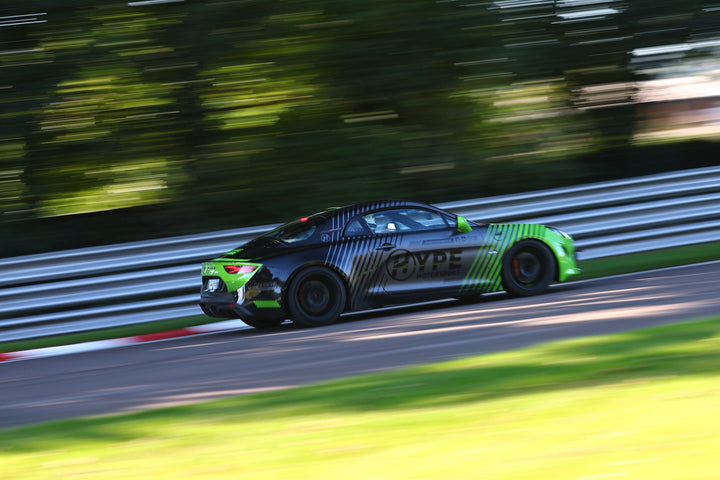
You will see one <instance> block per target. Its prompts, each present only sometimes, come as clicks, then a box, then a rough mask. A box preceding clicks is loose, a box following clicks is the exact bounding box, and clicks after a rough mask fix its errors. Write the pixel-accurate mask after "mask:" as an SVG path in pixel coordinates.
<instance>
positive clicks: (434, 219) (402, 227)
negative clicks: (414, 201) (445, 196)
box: [363, 208, 448, 234]
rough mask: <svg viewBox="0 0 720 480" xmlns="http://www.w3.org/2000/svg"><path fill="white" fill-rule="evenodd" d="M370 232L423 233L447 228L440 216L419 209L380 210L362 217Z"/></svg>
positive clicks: (445, 222)
mask: <svg viewBox="0 0 720 480" xmlns="http://www.w3.org/2000/svg"><path fill="white" fill-rule="evenodd" d="M363 219H364V220H365V222H366V223H367V225H368V227H369V228H370V231H371V232H372V233H375V234H386V233H403V232H424V231H427V230H438V229H443V228H448V223H447V221H446V220H445V219H444V218H443V216H442V215H440V214H438V213H436V212H432V211H430V210H423V209H419V208H402V209H394V210H381V211H379V212H373V213H368V214H366V215H363Z"/></svg>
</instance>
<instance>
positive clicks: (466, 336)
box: [0, 262, 720, 429]
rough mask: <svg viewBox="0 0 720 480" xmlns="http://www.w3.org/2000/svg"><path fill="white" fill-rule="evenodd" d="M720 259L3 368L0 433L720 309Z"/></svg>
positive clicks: (713, 312)
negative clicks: (309, 325)
mask: <svg viewBox="0 0 720 480" xmlns="http://www.w3.org/2000/svg"><path fill="white" fill-rule="evenodd" d="M719 277H720V262H713V263H706V264H700V265H693V266H689V267H679V268H674V269H666V270H658V271H654V272H644V273H638V274H631V275H624V276H619V277H612V278H604V279H598V280H591V281H584V282H576V283H569V284H562V285H556V286H554V287H553V288H551V290H550V291H549V292H548V293H547V294H545V295H542V296H538V297H532V298H512V297H509V296H507V295H505V294H497V295H490V296H487V297H486V298H484V299H483V300H481V301H480V302H478V303H474V304H469V305H468V304H461V303H459V302H457V301H447V302H439V303H434V304H427V305H423V306H420V307H418V306H414V307H409V308H408V307H406V308H397V309H383V310H378V311H374V312H370V313H362V314H354V315H347V316H344V317H343V318H342V319H341V321H340V322H339V323H337V324H335V325H332V326H329V327H323V328H318V329H300V328H297V327H295V326H294V325H292V324H290V323H287V324H283V325H282V326H280V327H279V328H278V329H277V330H274V331H270V332H259V331H256V330H252V329H249V330H237V331H232V332H223V333H217V334H209V335H203V336H195V337H185V338H179V339H173V340H166V341H162V342H153V343H145V344H137V345H132V346H127V347H122V348H115V349H110V350H102V351H95V352H87V353H77V354H71V355H65V356H60V357H51V358H38V359H33V360H26V361H19V362H6V363H0V392H2V394H1V395H0V399H1V402H0V429H4V428H8V427H13V426H20V425H27V424H33V423H38V422H44V421H50V420H60V419H66V418H74V417H80V416H95V415H107V414H115V413H122V412H129V411H136V410H143V409H148V408H154V407H162V406H168V405H178V404H184V403H191V402H198V401H203V400H209V399H213V398H220V397H225V396H231V395H243V394H250V393H255V392H262V391H269V390H278V389H285V388H290V387H294V386H299V385H306V384H310V383H314V382H319V381H322V380H329V379H334V378H339V377H345V376H350V375H357V374H363V373H370V372H377V371H383V370H390V369H396V368H399V367H404V366H411V365H416V364H421V363H431V362H438V361H442V360H448V359H451V358H456V357H461V356H466V355H476V354H482V353H488V352H495V351H501V350H509V349H514V348H518V347H523V346H528V345H533V344H537V343H541V342H546V341H550V340H555V339H561V338H570V337H580V336H589V335H596V334H605V333H611V332H619V331H625V330H631V329H637V328H643V327H649V326H652V325H660V324H668V323H673V322H678V321H683V320H692V319H697V318H703V317H708V316H712V315H718V314H720V288H718V278H719Z"/></svg>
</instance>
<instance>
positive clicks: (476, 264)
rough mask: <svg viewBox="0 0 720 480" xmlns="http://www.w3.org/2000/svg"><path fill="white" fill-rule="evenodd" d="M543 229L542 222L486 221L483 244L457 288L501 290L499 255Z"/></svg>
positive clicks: (480, 291) (538, 233)
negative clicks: (502, 222) (527, 223)
mask: <svg viewBox="0 0 720 480" xmlns="http://www.w3.org/2000/svg"><path fill="white" fill-rule="evenodd" d="M544 229H545V227H544V226H543V225H489V226H488V229H487V232H486V234H485V238H484V239H483V246H482V247H481V248H480V250H479V251H478V253H477V255H476V256H475V259H474V260H473V263H472V265H471V266H470V269H469V270H468V273H467V275H466V277H465V279H464V280H463V284H462V286H461V288H460V292H461V293H485V292H495V291H498V290H500V289H501V288H502V276H501V275H500V272H501V271H502V259H503V255H504V254H505V252H506V251H507V249H508V248H510V246H511V245H512V244H514V243H515V242H516V241H518V240H521V239H524V238H542V236H543V232H544ZM484 280H489V281H488V282H484Z"/></svg>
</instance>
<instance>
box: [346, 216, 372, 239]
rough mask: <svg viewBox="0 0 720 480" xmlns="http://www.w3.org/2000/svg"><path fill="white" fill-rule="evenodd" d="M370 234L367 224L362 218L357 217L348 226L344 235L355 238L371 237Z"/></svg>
mask: <svg viewBox="0 0 720 480" xmlns="http://www.w3.org/2000/svg"><path fill="white" fill-rule="evenodd" d="M370 233H371V232H370V230H369V229H368V227H367V225H366V224H365V220H363V219H362V218H361V217H356V218H354V219H353V220H350V223H348V224H347V226H346V227H345V233H344V235H345V236H346V237H354V236H358V235H370Z"/></svg>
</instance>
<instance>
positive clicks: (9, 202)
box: [0, 0, 720, 256]
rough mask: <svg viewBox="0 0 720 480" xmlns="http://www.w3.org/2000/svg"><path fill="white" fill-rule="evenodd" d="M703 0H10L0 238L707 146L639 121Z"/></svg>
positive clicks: (598, 167) (209, 225)
mask: <svg viewBox="0 0 720 480" xmlns="http://www.w3.org/2000/svg"><path fill="white" fill-rule="evenodd" d="M711 3H712V2H704V1H698V0H688V1H685V2H675V1H671V0H656V1H653V2H650V1H648V0H633V2H624V1H612V0H610V1H600V0H598V1H592V2H580V1H573V0H565V1H561V2H555V1H525V0H498V1H495V2H462V1H454V0H435V1H429V0H382V1H380V0H369V1H365V2H357V1H350V0H332V1H330V0H314V1H311V0H287V1H280V2H267V1H259V0H206V1H194V0H187V1H183V0H173V1H164V0H155V1H136V2H129V3H128V2H125V3H117V2H115V3H112V2H107V3H104V2H99V1H97V0H71V1H64V2H56V1H51V0H29V1H25V2H22V5H12V6H10V5H2V6H0V211H1V215H0V225H1V226H2V231H3V235H2V243H1V244H0V246H1V247H2V249H3V250H2V253H1V254H0V255H2V256H9V255H14V254H22V253H31V252H37V251H46V250H54V249H61V248H74V247H81V246H87V245H93V244H100V243H112V242H119V241H129V240H137V239H145V238H151V237H163V236H168V235H176V234H183V233H191V232H196V231H202V230H211V229H220V228H231V227H239V226H245V225H251V224H267V223H272V222H277V221H282V220H287V219H289V218H291V217H293V216H295V215H300V214H303V213H307V212H308V211H313V210H315V209H320V208H324V207H326V206H328V205H339V204H345V203H348V202H352V201H356V200H362V199H368V198H388V197H390V198H408V199H415V200H421V201H427V202H432V203H437V202H442V201H449V200H456V199H463V198H475V197H485V196H490V195H496V194H502V193H509V192H517V191H527V190H533V189H540V188H550V187H556V186H562V185H568V184H576V183H582V182H589V181H596V180H602V179H608V178H617V177H623V176H630V175H638V174H643V173H651V172H657V171H663V170H672V169H678V168H687V167H692V166H701V165H707V164H714V163H716V160H714V158H715V157H716V154H717V144H715V143H712V142H707V143H698V142H696V143H693V144H692V145H690V144H682V143H678V144H676V145H673V146H670V147H668V146H666V145H665V146H660V147H655V146H652V145H650V146H643V147H639V146H637V145H635V142H634V140H633V139H634V135H635V133H636V130H637V128H638V124H639V122H640V120H642V119H643V114H642V113H641V112H639V111H638V109H639V104H638V102H637V101H636V99H635V94H636V90H637V85H638V82H640V81H642V80H643V79H646V78H648V76H652V75H653V74H654V73H653V72H655V73H657V72H658V71H661V70H663V69H665V70H664V71H666V70H667V69H672V68H678V69H679V68H681V67H683V66H685V65H687V64H688V62H691V61H696V60H697V59H703V58H707V59H712V56H713V54H714V52H715V49H716V48H717V45H716V44H717V38H718V31H717V30H718V28H717V25H720V22H719V20H720V9H718V8H710V7H712V5H710V4H711ZM673 44H678V45H680V44H682V45H697V46H698V47H697V48H686V49H685V50H684V51H682V52H681V53H680V54H678V53H677V52H673V50H672V49H660V50H659V51H658V52H657V54H649V55H638V54H634V53H633V52H637V49H642V48H648V47H654V46H661V45H673ZM668 52H670V53H668ZM690 147H691V148H690Z"/></svg>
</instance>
